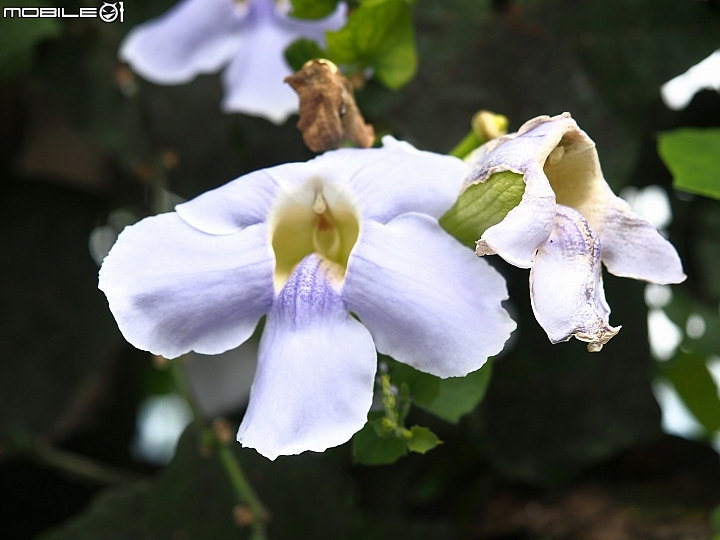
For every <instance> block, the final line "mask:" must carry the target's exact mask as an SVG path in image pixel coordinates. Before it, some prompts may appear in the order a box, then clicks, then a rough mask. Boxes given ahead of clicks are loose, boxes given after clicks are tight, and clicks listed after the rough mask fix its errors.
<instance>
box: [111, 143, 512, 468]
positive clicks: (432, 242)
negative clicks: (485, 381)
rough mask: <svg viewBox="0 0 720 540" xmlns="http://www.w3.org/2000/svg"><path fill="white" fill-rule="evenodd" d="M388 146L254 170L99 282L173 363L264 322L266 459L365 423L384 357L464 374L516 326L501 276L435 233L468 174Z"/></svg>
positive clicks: (139, 243) (262, 432)
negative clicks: (378, 365)
mask: <svg viewBox="0 0 720 540" xmlns="http://www.w3.org/2000/svg"><path fill="white" fill-rule="evenodd" d="M383 142H384V147H383V148H380V149H368V150H360V149H342V150H336V151H332V152H327V153H325V154H324V155H322V156H320V157H317V158H315V159H313V160H312V161H309V162H307V163H290V164H286V165H280V166H278V167H274V168H271V169H265V170H261V171H257V172H254V173H251V174H248V175H246V176H243V177H241V178H238V179H237V180H235V181H233V182H230V183H229V184H227V185H225V186H223V187H220V188H218V189H216V190H214V191H210V192H208V193H205V194H203V195H201V196H199V197H198V198H196V199H194V200H192V201H189V202H187V203H184V204H181V205H179V206H177V207H176V211H175V212H171V213H167V214H161V215H158V216H154V217H150V218H147V219H144V220H143V221H141V222H139V223H137V224H135V225H133V226H131V227H128V228H126V229H125V230H124V231H123V233H122V234H121V235H120V237H119V238H118V241H117V243H116V244H115V246H114V247H113V248H112V250H111V251H110V253H109V255H108V256H107V258H106V259H105V261H104V263H103V266H102V269H101V270H100V285H99V286H100V288H101V289H102V290H103V291H104V292H105V294H106V295H107V298H108V301H109V303H110V309H111V310H112V312H113V314H114V316H115V319H116V320H117V323H118V326H119V327H120V330H121V331H122V333H123V335H124V336H125V338H126V339H127V340H128V341H129V342H130V343H132V344H133V345H135V346H136V347H138V348H140V349H144V350H148V351H151V352H153V353H155V354H160V355H163V356H166V357H169V358H173V357H176V356H179V355H181V354H183V353H186V352H188V351H190V350H194V351H196V352H199V353H204V354H217V353H221V352H223V351H226V350H228V349H232V348H234V347H237V346H238V345H240V344H241V343H243V342H244V341H245V340H247V339H248V338H249V337H250V335H251V334H252V333H253V331H254V329H255V326H256V325H257V323H258V319H259V318H260V317H261V316H263V315H265V314H267V321H266V324H265V329H264V333H263V336H262V340H261V342H260V350H259V359H258V368H257V373H256V374H255V380H254V382H253V386H252V392H251V394H250V404H249V406H248V410H247V413H246V415H245V418H244V419H243V422H242V424H241V426H240V431H239V433H238V440H239V441H240V442H241V443H242V444H244V445H246V446H251V447H254V448H256V449H257V450H258V452H260V453H261V454H263V455H265V456H267V457H269V458H271V459H274V458H275V457H277V456H278V455H281V454H296V453H299V452H302V451H305V450H315V451H322V450H325V449H326V448H329V447H331V446H336V445H338V444H341V443H343V442H345V441H347V440H348V439H349V438H350V437H351V436H352V434H353V433H355V432H356V431H358V430H359V429H360V428H361V427H362V426H363V425H364V423H365V421H366V415H367V412H368V410H369V408H370V404H371V401H372V394H373V384H374V378H375V369H376V359H377V357H376V348H377V350H378V351H380V352H382V353H384V354H388V355H390V356H392V357H394V358H396V359H397V360H399V361H401V362H404V363H407V364H410V365H412V366H414V367H415V368H417V369H419V370H421V371H425V372H427V373H432V374H433V375H437V376H439V377H453V376H463V375H466V374H467V373H469V372H471V371H474V370H477V369H478V368H480V367H481V366H482V365H483V364H484V363H485V360H486V358H487V357H488V356H490V355H494V354H497V353H498V352H500V350H501V349H502V348H503V345H504V343H505V341H506V340H507V338H508V336H509V335H510V333H511V332H512V331H513V329H514V328H515V323H514V322H513V321H512V320H511V319H510V317H509V316H508V314H507V313H506V312H505V310H504V309H503V308H502V307H501V306H500V302H501V301H502V300H504V299H506V298H507V291H506V288H505V283H504V281H503V279H502V277H501V276H500V275H499V274H498V273H497V272H496V271H495V270H493V269H492V268H491V267H490V266H489V265H488V264H487V263H485V261H478V260H477V258H476V257H475V256H474V255H473V253H472V252H471V251H469V250H467V249H466V248H464V247H462V246H461V245H460V244H459V243H458V242H457V241H455V240H454V239H453V238H452V237H451V236H449V235H448V234H447V233H445V232H444V231H443V230H442V229H441V228H440V227H439V225H438V222H437V218H438V217H439V216H441V215H442V214H443V213H444V212H445V211H446V210H447V209H448V208H450V206H451V205H452V204H453V202H454V201H455V199H456V197H457V194H458V192H459V190H460V185H461V182H462V178H463V177H464V175H465V173H466V168H465V165H464V164H463V162H462V161H460V160H458V159H456V158H453V157H449V156H441V155H437V154H432V153H429V152H420V151H418V150H416V149H415V148H413V147H412V146H410V145H409V144H407V143H401V142H398V141H396V140H395V139H392V138H391V137H385V138H384V139H383ZM353 315H354V316H353Z"/></svg>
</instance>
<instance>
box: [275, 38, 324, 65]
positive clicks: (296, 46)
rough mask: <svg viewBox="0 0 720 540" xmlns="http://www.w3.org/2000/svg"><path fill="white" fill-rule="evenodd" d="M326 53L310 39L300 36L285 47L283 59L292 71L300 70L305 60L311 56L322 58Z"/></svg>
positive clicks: (311, 57) (310, 58)
mask: <svg viewBox="0 0 720 540" xmlns="http://www.w3.org/2000/svg"><path fill="white" fill-rule="evenodd" d="M325 56H327V53H326V52H325V51H323V50H322V49H321V48H320V46H319V45H318V44H317V43H316V42H314V41H313V40H312V39H307V38H300V39H298V40H297V41H294V42H292V43H291V44H290V45H289V46H288V48H287V49H285V60H287V62H288V64H290V67H291V68H292V69H293V70H294V71H300V70H301V69H302V67H303V65H304V64H305V62H307V61H309V60H312V59H313V58H324V57H325Z"/></svg>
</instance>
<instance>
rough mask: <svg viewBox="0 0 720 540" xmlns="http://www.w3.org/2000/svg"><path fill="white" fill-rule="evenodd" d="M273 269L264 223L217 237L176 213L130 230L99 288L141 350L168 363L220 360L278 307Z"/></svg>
mask: <svg viewBox="0 0 720 540" xmlns="http://www.w3.org/2000/svg"><path fill="white" fill-rule="evenodd" d="M273 267H274V258H273V254H272V250H271V249H270V245H269V240H268V232H267V227H266V226H265V225H264V224H258V225H255V226H253V227H249V228H247V229H245V230H243V231H241V232H239V233H236V234H232V235H226V236H212V235H208V234H206V233H203V232H201V231H198V230H197V229H194V228H193V227H191V226H190V225H188V224H187V223H185V222H184V221H183V220H182V219H180V217H179V216H178V215H177V214H176V213H175V212H170V213H167V214H160V215H157V216H153V217H149V218H146V219H144V220H142V221H140V222H139V223H137V224H135V225H132V226H130V227H127V228H125V230H124V231H123V232H122V233H121V234H120V236H119V238H118V241H117V242H116V243H115V245H114V246H113V248H112V249H111V250H110V253H109V254H108V256H107V257H106V258H105V261H104V262H103V265H102V268H101V269H100V276H99V288H100V289H101V290H102V291H103V292H104V293H105V295H106V296H107V298H108V302H109V304H110V310H111V311H112V313H113V315H114V316H115V320H116V321H117V323H118V327H119V328H120V331H121V332H122V334H123V336H125V339H127V341H129V342H130V343H131V344H132V345H134V346H135V347H137V348H139V349H143V350H147V351H150V352H152V353H153V354H159V355H162V356H165V357H166V358H175V357H177V356H180V355H182V354H184V353H186V352H189V351H191V350H193V351H195V352H198V353H202V354H219V353H221V352H224V351H227V350H229V349H233V348H235V347H237V346H238V345H240V344H241V343H243V342H244V341H245V340H247V339H248V338H249V337H250V336H251V335H252V333H253V331H254V329H255V326H256V325H257V322H258V320H259V318H260V317H261V316H262V315H264V314H265V313H266V312H267V311H268V309H269V308H270V306H271V305H272V301H273V296H274V290H273V282H272V279H273V278H272V276H273Z"/></svg>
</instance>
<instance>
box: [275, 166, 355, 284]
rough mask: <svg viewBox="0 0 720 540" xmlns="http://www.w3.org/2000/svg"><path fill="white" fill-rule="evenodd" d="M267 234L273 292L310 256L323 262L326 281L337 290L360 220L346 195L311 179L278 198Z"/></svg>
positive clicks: (333, 187)
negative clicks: (273, 260)
mask: <svg viewBox="0 0 720 540" xmlns="http://www.w3.org/2000/svg"><path fill="white" fill-rule="evenodd" d="M270 234H271V239H272V248H273V251H274V252H275V275H274V281H275V288H276V290H278V291H279V290H280V289H282V287H283V286H284V285H285V283H287V281H288V280H289V279H290V276H291V275H292V273H293V271H294V270H295V267H296V266H297V265H298V264H299V263H300V261H302V260H303V259H304V258H305V257H306V256H307V255H309V254H311V253H315V254H317V255H320V256H321V257H322V258H323V259H324V261H325V264H323V269H324V270H325V272H326V275H327V277H328V279H330V280H331V282H332V283H334V284H335V285H337V286H339V285H341V284H342V281H343V279H344V278H345V270H346V269H347V263H348V259H349V258H350V252H351V251H352V249H353V247H354V246H355V242H357V238H358V235H359V234H360V219H359V214H358V213H357V212H356V210H355V205H354V204H353V203H352V201H351V200H350V197H348V196H347V194H345V193H344V192H343V191H342V190H340V189H338V188H337V187H336V186H333V185H331V184H327V183H325V182H323V181H322V180H320V179H312V180H310V181H309V182H307V183H306V184H304V185H303V186H301V187H300V188H299V189H298V190H296V191H294V192H290V193H286V194H285V195H284V196H282V197H281V199H280V200H279V201H278V203H277V204H276V206H275V208H274V210H273V212H272V219H271V221H270Z"/></svg>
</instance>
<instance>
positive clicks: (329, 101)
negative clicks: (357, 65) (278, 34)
mask: <svg viewBox="0 0 720 540" xmlns="http://www.w3.org/2000/svg"><path fill="white" fill-rule="evenodd" d="M285 82H287V83H289V84H290V86H292V87H293V89H294V90H295V92H297V94H298V97H299V98H300V121H299V122H298V125H297V126H298V129H299V130H300V131H302V134H303V140H304V141H305V144H306V145H307V146H308V148H310V150H312V151H313V152H324V151H325V150H330V149H333V148H340V147H341V146H342V145H343V143H344V142H345V141H352V142H353V143H355V144H356V145H358V146H359V147H361V148H369V147H370V146H372V144H373V141H374V140H375V130H374V129H373V127H372V125H370V124H366V123H365V119H364V118H363V116H362V114H361V113H360V109H359V108H358V106H357V104H356V103H355V97H354V96H353V86H352V84H351V82H350V81H349V80H348V79H347V78H346V77H345V76H344V75H343V74H342V73H340V71H339V70H338V68H337V66H335V64H333V63H332V62H330V61H329V60H311V61H309V62H307V63H306V64H305V65H304V66H303V68H302V69H301V70H300V71H298V72H297V73H295V74H293V75H290V76H289V77H286V78H285Z"/></svg>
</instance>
